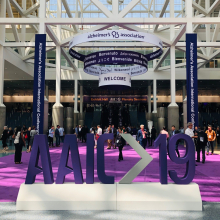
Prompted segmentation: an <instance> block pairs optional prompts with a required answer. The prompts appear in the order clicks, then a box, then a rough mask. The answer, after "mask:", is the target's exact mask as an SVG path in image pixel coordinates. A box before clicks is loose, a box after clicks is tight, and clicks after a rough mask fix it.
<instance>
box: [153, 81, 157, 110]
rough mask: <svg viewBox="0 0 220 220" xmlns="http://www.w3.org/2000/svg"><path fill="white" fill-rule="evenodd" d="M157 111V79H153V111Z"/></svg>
mask: <svg viewBox="0 0 220 220" xmlns="http://www.w3.org/2000/svg"><path fill="white" fill-rule="evenodd" d="M152 113H157V80H156V79H154V80H153V112H152Z"/></svg>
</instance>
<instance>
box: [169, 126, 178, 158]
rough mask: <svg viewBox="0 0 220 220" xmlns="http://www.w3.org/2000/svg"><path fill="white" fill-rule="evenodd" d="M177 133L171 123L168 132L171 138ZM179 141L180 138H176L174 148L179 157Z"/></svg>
mask: <svg viewBox="0 0 220 220" xmlns="http://www.w3.org/2000/svg"><path fill="white" fill-rule="evenodd" d="M178 133H179V131H177V130H176V128H175V125H172V127H171V132H170V138H171V137H172V136H174V135H175V134H178ZM179 142H180V140H178V141H177V142H176V148H175V150H176V153H177V155H178V157H180V153H179V150H178V145H179Z"/></svg>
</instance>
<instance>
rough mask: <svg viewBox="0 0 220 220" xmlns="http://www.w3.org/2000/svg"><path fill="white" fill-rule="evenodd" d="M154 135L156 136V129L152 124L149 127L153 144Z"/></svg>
mask: <svg viewBox="0 0 220 220" xmlns="http://www.w3.org/2000/svg"><path fill="white" fill-rule="evenodd" d="M156 136H157V130H156V129H155V127H154V126H152V129H151V145H150V146H152V144H153V141H155V140H156Z"/></svg>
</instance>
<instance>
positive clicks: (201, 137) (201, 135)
mask: <svg viewBox="0 0 220 220" xmlns="http://www.w3.org/2000/svg"><path fill="white" fill-rule="evenodd" d="M207 142H208V137H207V134H206V133H205V131H204V130H203V129H202V128H201V130H200V131H199V132H198V138H197V147H196V151H197V160H196V162H200V150H201V149H202V163H205V147H206V146H207Z"/></svg>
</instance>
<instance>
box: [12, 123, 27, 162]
mask: <svg viewBox="0 0 220 220" xmlns="http://www.w3.org/2000/svg"><path fill="white" fill-rule="evenodd" d="M14 145H15V157H14V162H15V164H21V163H22V162H21V157H22V147H23V146H25V140H24V134H23V131H22V130H21V127H17V130H16V132H15V140H14Z"/></svg>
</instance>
